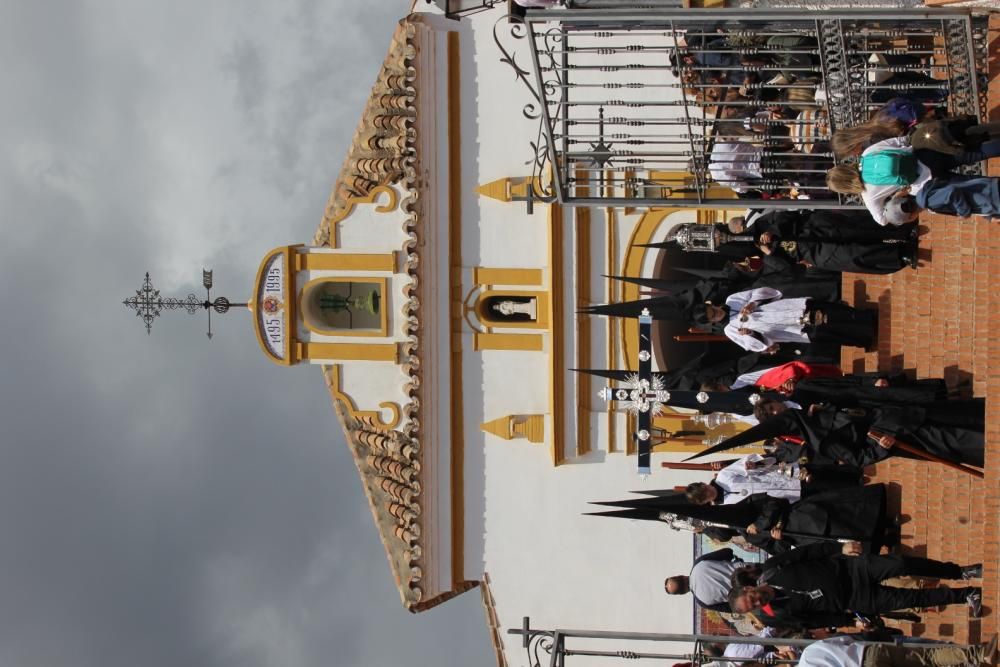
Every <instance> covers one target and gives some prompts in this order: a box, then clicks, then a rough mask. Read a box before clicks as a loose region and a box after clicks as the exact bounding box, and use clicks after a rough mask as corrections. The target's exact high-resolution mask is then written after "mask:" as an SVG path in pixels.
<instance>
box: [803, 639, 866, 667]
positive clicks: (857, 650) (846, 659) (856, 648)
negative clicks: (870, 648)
mask: <svg viewBox="0 0 1000 667" xmlns="http://www.w3.org/2000/svg"><path fill="white" fill-rule="evenodd" d="M866 646H867V644H865V642H859V641H855V640H853V639H850V638H849V637H830V638H829V639H824V640H822V641H818V642H815V643H813V644H810V645H809V646H807V647H805V649H803V651H802V656H801V657H800V658H799V667H861V661H862V660H863V659H864V655H865V647H866Z"/></svg>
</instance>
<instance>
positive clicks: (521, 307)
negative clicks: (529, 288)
mask: <svg viewBox="0 0 1000 667" xmlns="http://www.w3.org/2000/svg"><path fill="white" fill-rule="evenodd" d="M484 306H485V309H484V310H485V314H486V317H487V319H489V320H490V321H492V322H497V323H502V322H537V321H538V300H537V299H536V298H535V297H533V296H513V295H511V296H491V297H488V298H487V299H486V303H485V304H484Z"/></svg>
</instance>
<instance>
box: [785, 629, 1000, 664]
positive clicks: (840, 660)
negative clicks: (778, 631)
mask: <svg viewBox="0 0 1000 667" xmlns="http://www.w3.org/2000/svg"><path fill="white" fill-rule="evenodd" d="M996 648H997V636H996V635H993V638H992V639H991V640H990V641H989V642H988V643H986V644H977V645H974V646H957V645H955V644H943V643H942V644H938V643H928V644H925V645H923V646H912V645H911V646H897V645H893V644H882V643H873V642H865V641H858V640H857V639H854V638H852V637H848V636H838V637H830V638H829V639H824V640H822V641H818V642H816V643H814V644H810V645H809V646H807V647H806V648H805V649H803V651H802V655H801V656H800V657H799V667H862V666H865V667H867V666H874V665H878V667H897V666H898V667H919V666H926V667H952V666H954V667H958V666H959V665H981V664H984V663H985V664H988V665H992V664H993V663H994V662H995V661H996Z"/></svg>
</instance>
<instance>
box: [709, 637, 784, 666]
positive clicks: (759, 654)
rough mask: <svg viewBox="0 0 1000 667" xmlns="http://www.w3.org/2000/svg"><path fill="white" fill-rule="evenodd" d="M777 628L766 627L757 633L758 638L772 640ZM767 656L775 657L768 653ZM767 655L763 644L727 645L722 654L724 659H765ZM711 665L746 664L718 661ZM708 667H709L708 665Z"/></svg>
mask: <svg viewBox="0 0 1000 667" xmlns="http://www.w3.org/2000/svg"><path fill="white" fill-rule="evenodd" d="M775 630H776V628H772V627H766V628H764V629H763V630H761V631H760V632H758V633H757V636H758V637H764V638H765V639H766V638H770V637H774V632H775ZM767 655H773V654H772V653H768V654H767ZM767 655H765V654H764V645H763V644H726V650H725V651H724V652H723V653H722V657H723V658H756V659H758V660H759V659H760V658H765V657H767ZM708 664H709V665H717V666H718V667H740V666H741V665H744V664H746V663H745V662H743V661H740V662H730V661H728V660H716V661H715V662H710V663H708ZM706 667H708V666H707V665H706Z"/></svg>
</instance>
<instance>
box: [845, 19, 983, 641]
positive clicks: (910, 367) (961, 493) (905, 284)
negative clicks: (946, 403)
mask: <svg viewBox="0 0 1000 667" xmlns="http://www.w3.org/2000/svg"><path fill="white" fill-rule="evenodd" d="M990 27H991V48H990V51H991V54H993V53H996V52H997V48H996V45H997V44H998V43H1000V42H997V39H996V38H997V35H998V33H1000V17H997V16H994V17H991V26H990ZM993 61H995V58H993ZM995 67H996V63H995V62H992V61H991V81H990V87H989V108H990V117H991V118H992V119H1000V84H998V82H997V78H996V72H994V71H993V69H994V68H995ZM993 162H994V164H991V165H990V167H991V169H990V171H991V174H993V175H1000V164H995V163H997V162H998V161H997V160H994V161H993ZM921 223H922V226H925V227H926V230H927V231H926V233H925V234H924V235H923V236H922V237H921V243H920V245H921V253H922V254H923V255H926V259H925V261H923V262H922V265H921V267H920V269H918V270H916V271H913V270H904V271H900V272H898V273H896V274H894V275H892V276H860V275H853V274H850V275H845V276H844V297H845V299H847V300H848V301H849V302H854V303H855V304H858V303H868V304H877V307H878V309H879V315H880V323H879V342H878V350H877V351H876V352H871V353H867V354H866V353H863V352H861V351H857V350H849V349H848V350H845V351H844V354H843V359H842V361H843V365H844V369H845V370H853V371H864V370H867V371H872V370H882V371H902V370H906V371H908V372H911V373H913V374H914V375H915V376H916V377H944V378H945V380H946V381H947V382H948V384H949V386H950V387H953V388H961V387H965V391H966V392H969V391H974V392H975V395H976V396H986V397H987V399H988V402H987V424H988V426H987V452H986V477H985V479H983V480H979V479H976V478H973V477H971V476H970V475H966V474H964V473H961V472H956V471H953V470H950V469H948V468H945V467H943V466H941V465H937V464H930V463H918V462H913V461H903V460H900V461H892V462H890V463H883V464H880V466H879V468H878V472H877V473H875V474H874V475H873V481H879V482H887V483H890V484H892V485H894V486H893V491H892V496H893V497H894V498H895V499H897V502H898V506H899V509H900V511H901V512H902V513H903V514H907V515H909V516H911V517H912V520H911V521H910V522H909V523H908V524H906V525H904V526H903V543H904V545H905V546H906V548H907V549H908V550H910V551H911V552H913V553H916V554H918V555H926V556H928V557H931V558H938V559H943V560H953V561H956V562H958V563H962V564H965V563H971V562H976V561H983V562H984V570H985V572H984V582H983V587H984V596H983V597H984V605H985V607H986V608H987V609H985V610H984V618H982V619H981V620H978V621H977V620H970V619H969V618H968V614H967V612H966V609H965V608H964V607H962V606H958V605H956V606H952V607H949V608H947V609H946V610H945V611H941V612H936V611H935V612H927V613H924V614H923V615H922V616H923V623H921V624H919V625H916V626H913V627H910V628H908V629H909V630H910V631H912V633H913V634H915V635H921V636H926V637H937V638H942V639H950V640H953V641H957V642H966V641H979V640H980V638H981V637H989V636H990V635H992V634H993V633H994V632H996V631H997V614H998V613H1000V586H998V584H1000V568H998V565H1000V562H998V558H997V555H998V546H1000V541H998V540H1000V489H998V486H997V481H998V480H1000V420H998V419H997V416H998V414H1000V413H998V409H1000V406H998V404H997V400H998V399H1000V222H990V221H988V220H984V219H982V218H974V219H966V220H961V219H957V218H950V217H945V216H938V215H926V216H924V217H922V218H921ZM994 360H996V361H994ZM991 397H996V398H992V400H991Z"/></svg>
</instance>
